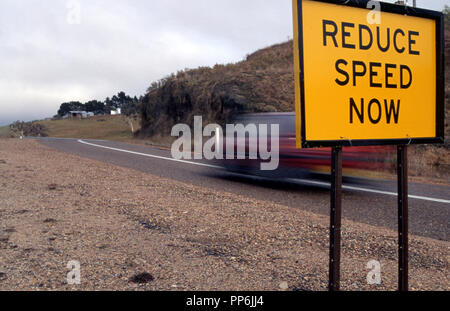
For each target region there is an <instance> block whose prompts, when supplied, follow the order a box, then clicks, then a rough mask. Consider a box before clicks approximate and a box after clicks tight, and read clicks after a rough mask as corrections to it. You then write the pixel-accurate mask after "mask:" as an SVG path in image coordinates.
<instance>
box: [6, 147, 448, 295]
mask: <svg viewBox="0 0 450 311" xmlns="http://www.w3.org/2000/svg"><path fill="white" fill-rule="evenodd" d="M0 186H1V187H0V290H280V289H281V288H280V284H282V283H283V285H285V284H287V285H288V288H289V290H326V286H327V272H328V239H327V238H328V221H329V220H328V218H327V217H323V216H318V215H315V214H312V213H308V212H305V211H302V210H300V209H292V208H288V207H285V206H282V205H276V204H273V203H270V202H264V201H257V200H253V199H249V198H246V197H243V196H238V195H234V194H229V193H225V192H219V191H213V190H210V189H204V188H201V187H197V186H192V185H189V184H185V183H181V182H177V181H173V180H168V179H163V178H160V177H157V176H153V175H150V174H144V173H140V172H137V171H133V170H130V169H126V168H121V167H116V166H112V165H108V164H105V163H101V162H97V161H93V160H88V159H83V158H80V157H77V156H74V155H68V154H65V153H61V152H58V151H55V150H53V149H51V148H48V147H45V146H43V145H41V144H39V143H37V142H35V141H32V140H23V141H20V140H13V139H1V140H0ZM299 204H302V202H299ZM410 244H411V245H410V285H411V288H412V289H414V290H449V289H450V286H449V280H448V276H449V246H450V243H449V242H445V241H438V240H433V239H429V238H422V237H416V236H411V242H410ZM371 260H378V261H379V262H380V263H381V276H382V284H381V285H368V284H367V280H366V277H367V274H368V272H369V270H370V269H367V268H366V266H367V263H368V262H369V261H371ZM69 261H79V262H80V268H81V284H79V285H68V284H67V281H66V276H67V273H68V272H69V271H70V269H68V268H67V263H68V262H69ZM341 269H342V276H341V279H342V280H341V287H342V289H343V290H395V289H396V286H397V234H396V232H394V231H390V230H386V229H381V228H378V227H373V226H368V225H365V224H360V223H356V222H351V221H346V220H344V221H343V246H342V268H341ZM142 273H146V274H142Z"/></svg>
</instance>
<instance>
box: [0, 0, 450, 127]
mask: <svg viewBox="0 0 450 311" xmlns="http://www.w3.org/2000/svg"><path fill="white" fill-rule="evenodd" d="M390 2H393V1H390ZM447 2H448V1H446V0H418V5H419V6H421V7H426V8H430V9H435V10H442V9H443V7H444V4H445V3H447ZM78 13H79V14H78ZM288 37H289V38H291V37H292V18H291V1H290V0H158V1H157V0H46V1H42V0H0V125H5V124H9V123H11V122H12V121H14V120H19V119H20V120H26V121H28V120H34V119H41V118H45V117H51V116H53V115H54V114H56V112H57V109H58V107H59V105H60V104H61V103H63V102H66V101H72V100H74V101H82V102H86V101H88V100H91V99H98V100H104V99H105V98H106V97H107V96H112V95H114V94H116V93H118V92H119V91H125V92H126V93H127V94H130V95H132V96H134V95H137V96H139V95H143V94H144V93H145V90H146V89H147V87H148V86H149V85H150V84H151V82H152V81H155V80H158V79H161V78H163V77H164V76H166V75H168V74H170V73H172V72H176V71H177V70H181V69H184V68H196V67H198V66H204V65H205V66H211V65H214V64H216V63H219V64H221V63H229V62H236V61H240V60H242V59H243V58H244V57H245V56H246V54H248V53H252V52H254V51H256V50H257V49H260V48H263V47H266V46H269V45H272V44H275V43H279V42H283V41H286V40H287V39H288Z"/></svg>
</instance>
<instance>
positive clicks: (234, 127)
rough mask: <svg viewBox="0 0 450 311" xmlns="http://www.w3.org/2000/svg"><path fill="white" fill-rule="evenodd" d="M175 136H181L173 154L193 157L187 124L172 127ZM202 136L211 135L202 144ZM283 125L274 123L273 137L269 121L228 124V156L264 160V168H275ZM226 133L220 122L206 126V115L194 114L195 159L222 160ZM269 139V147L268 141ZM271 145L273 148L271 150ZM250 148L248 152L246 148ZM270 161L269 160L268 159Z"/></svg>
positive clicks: (176, 156) (190, 132) (173, 149)
mask: <svg viewBox="0 0 450 311" xmlns="http://www.w3.org/2000/svg"><path fill="white" fill-rule="evenodd" d="M171 136H172V137H180V136H181V137H180V138H178V139H177V140H176V141H175V142H174V143H173V144H172V157H173V158H174V159H177V160H181V159H184V160H191V159H192V131H191V128H190V127H189V125H187V124H177V125H175V126H174V127H173V128H172V133H171ZM203 137H210V139H208V140H207V141H206V142H205V143H204V144H203ZM279 137H280V125H279V124H271V126H270V138H269V131H268V124H259V126H257V125H256V124H247V125H243V124H227V125H226V159H227V160H235V159H236V158H237V159H238V160H245V159H247V156H248V159H250V160H258V159H260V160H262V161H266V162H261V164H260V165H261V170H263V171H273V170H276V169H277V168H278V166H279V161H280V160H279V154H280V146H279V145H280V141H279ZM223 141H224V134H223V129H222V127H221V126H220V125H218V124H209V125H207V126H206V127H205V128H203V118H202V117H201V116H195V117H194V159H195V160H202V159H203V158H205V159H207V160H213V159H216V160H223V159H224V143H223ZM269 141H270V148H269V143H268V142H269ZM269 149H270V150H269ZM247 150H248V152H247ZM267 161H268V162H267Z"/></svg>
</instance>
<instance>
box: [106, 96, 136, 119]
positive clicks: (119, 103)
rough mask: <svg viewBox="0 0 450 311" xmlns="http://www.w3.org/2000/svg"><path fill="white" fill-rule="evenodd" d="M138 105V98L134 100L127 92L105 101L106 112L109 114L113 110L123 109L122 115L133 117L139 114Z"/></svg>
mask: <svg viewBox="0 0 450 311" xmlns="http://www.w3.org/2000/svg"><path fill="white" fill-rule="evenodd" d="M137 103H138V99H137V98H136V97H134V98H132V97H130V96H129V95H126V94H125V92H119V93H117V95H114V96H113V97H112V98H109V97H108V98H106V99H105V110H106V111H107V112H108V113H109V112H111V110H116V109H117V108H121V109H122V113H124V114H126V115H132V114H136V113H137Z"/></svg>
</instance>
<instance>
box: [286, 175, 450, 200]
mask: <svg viewBox="0 0 450 311" xmlns="http://www.w3.org/2000/svg"><path fill="white" fill-rule="evenodd" d="M289 180H290V181H293V182H301V183H307V184H312V185H316V186H324V187H331V184H330V183H326V182H320V181H313V180H307V179H289ZM342 189H346V190H354V191H361V192H369V193H377V194H384V195H390V196H398V193H397V192H388V191H381V190H375V189H368V188H360V187H353V186H345V185H343V186H342ZM408 197H409V198H410V199H416V200H423V201H430V202H437V203H445V204H450V200H443V199H436V198H429V197H423V196H418V195H409V196H408Z"/></svg>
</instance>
